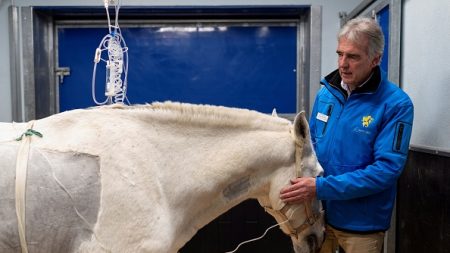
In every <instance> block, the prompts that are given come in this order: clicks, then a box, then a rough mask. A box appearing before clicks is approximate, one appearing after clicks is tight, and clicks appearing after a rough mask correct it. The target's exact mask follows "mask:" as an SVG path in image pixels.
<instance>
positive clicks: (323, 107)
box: [314, 101, 334, 138]
mask: <svg viewBox="0 0 450 253" xmlns="http://www.w3.org/2000/svg"><path fill="white" fill-rule="evenodd" d="M333 108H334V104H333V103H328V102H322V101H319V107H318V110H317V114H316V115H315V118H314V120H315V121H316V132H315V135H316V137H317V138H321V137H323V136H325V135H326V133H327V130H328V129H329V124H330V121H331V115H332V113H333Z"/></svg>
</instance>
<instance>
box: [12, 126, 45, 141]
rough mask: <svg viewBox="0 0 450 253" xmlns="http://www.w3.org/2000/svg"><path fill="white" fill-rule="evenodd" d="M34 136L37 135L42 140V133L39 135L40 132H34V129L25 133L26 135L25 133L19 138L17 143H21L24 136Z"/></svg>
mask: <svg viewBox="0 0 450 253" xmlns="http://www.w3.org/2000/svg"><path fill="white" fill-rule="evenodd" d="M24 135H25V136H32V135H36V136H37V137H40V138H42V136H43V135H42V134H41V133H39V132H38V131H35V130H33V129H31V128H30V129H28V130H27V131H25V133H23V134H22V135H21V136H20V137H18V138H16V141H21V140H22V138H23V136H24Z"/></svg>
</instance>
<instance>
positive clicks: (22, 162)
mask: <svg viewBox="0 0 450 253" xmlns="http://www.w3.org/2000/svg"><path fill="white" fill-rule="evenodd" d="M33 124H34V120H33V121H30V122H29V123H28V126H27V128H26V129H27V130H28V129H32V128H33ZM30 142H31V136H27V135H25V134H24V135H23V136H22V140H21V143H20V147H19V151H18V153H17V160H16V215H17V224H18V229H19V238H20V246H21V247H22V253H28V247H27V241H26V238H25V195H26V186H27V168H28V157H29V153H30Z"/></svg>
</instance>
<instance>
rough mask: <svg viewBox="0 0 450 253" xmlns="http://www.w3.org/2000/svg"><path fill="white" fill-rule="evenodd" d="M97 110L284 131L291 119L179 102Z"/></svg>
mask: <svg viewBox="0 0 450 253" xmlns="http://www.w3.org/2000/svg"><path fill="white" fill-rule="evenodd" d="M94 108H100V110H124V111H133V112H136V111H137V112H143V113H146V112H153V113H152V115H157V117H159V118H161V119H164V120H170V121H175V122H180V123H191V124H196V123H197V124H202V125H216V126H217V125H220V126H232V127H248V128H258V129H266V130H280V129H283V130H285V129H286V127H288V126H290V124H291V122H290V121H289V120H287V119H284V118H280V117H276V116H272V115H268V114H264V113H260V112H257V111H253V110H248V109H241V108H231V107H224V106H216V105H201V104H189V103H180V102H171V101H166V102H153V103H151V104H144V105H132V106H125V105H109V106H102V107H94Z"/></svg>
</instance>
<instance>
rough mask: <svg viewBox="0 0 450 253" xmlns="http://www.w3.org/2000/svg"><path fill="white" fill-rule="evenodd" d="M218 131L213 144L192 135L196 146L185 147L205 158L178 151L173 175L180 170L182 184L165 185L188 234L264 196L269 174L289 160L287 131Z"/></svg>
mask: <svg viewBox="0 0 450 253" xmlns="http://www.w3.org/2000/svg"><path fill="white" fill-rule="evenodd" d="M213 132H215V131H213ZM185 134H189V132H187V133H186V132H185ZM203 134H206V133H203ZM222 134H223V133H222ZM224 135H225V136H223V137H222V138H221V140H220V142H216V143H214V141H212V142H211V140H203V138H201V137H198V138H195V139H196V144H195V145H192V146H190V148H189V150H190V153H191V152H194V153H195V152H203V154H202V155H203V156H204V157H208V159H207V161H203V162H198V160H196V159H193V160H191V158H189V154H181V156H183V157H184V159H185V161H184V162H181V165H180V166H181V167H179V168H178V172H177V173H181V174H180V176H181V177H182V178H180V180H181V181H182V182H183V184H179V183H178V184H176V185H175V184H172V186H169V185H167V187H171V188H175V187H176V189H177V190H176V192H177V193H176V194H171V196H177V198H175V199H172V200H171V201H173V203H172V204H171V205H173V206H174V207H176V208H178V211H177V212H176V213H177V219H178V222H179V226H180V229H182V230H183V231H191V234H192V235H193V234H194V233H195V232H196V231H197V230H198V229H199V228H201V227H203V226H204V225H206V224H208V223H209V222H210V221H212V220H213V219H214V218H216V217H218V216H219V215H220V214H222V213H224V212H226V211H227V210H229V209H231V208H232V207H233V206H235V205H237V204H239V203H240V202H242V201H244V200H246V199H249V198H257V197H258V196H261V195H267V193H268V188H269V183H270V179H271V178H272V175H273V173H275V171H276V170H277V169H278V168H281V167H283V166H286V164H289V163H293V162H294V159H293V149H292V148H291V147H292V146H293V142H292V139H291V137H290V135H289V133H288V132H287V131H286V133H281V132H267V131H251V132H245V133H244V132H240V133H239V132H230V133H227V134H224ZM179 138H183V137H182V136H180V137H179ZM207 139H213V138H207ZM205 147H208V148H206V149H205ZM195 150H197V151H195ZM289 153H291V154H289ZM191 154H192V153H191ZM192 165H193V166H192ZM175 181H177V180H175ZM180 185H183V186H181V187H180ZM171 191H173V189H171Z"/></svg>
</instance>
